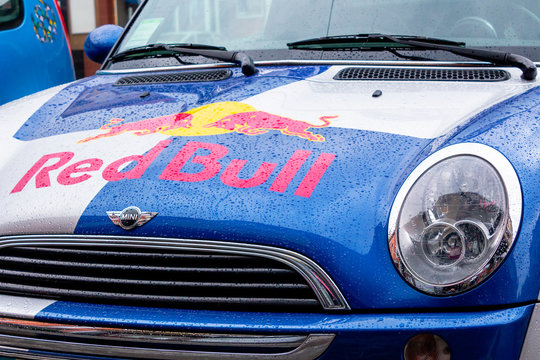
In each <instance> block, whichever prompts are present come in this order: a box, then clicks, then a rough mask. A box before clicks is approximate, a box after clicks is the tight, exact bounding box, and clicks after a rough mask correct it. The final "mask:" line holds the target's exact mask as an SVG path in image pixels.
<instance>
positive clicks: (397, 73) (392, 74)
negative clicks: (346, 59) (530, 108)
mask: <svg viewBox="0 0 540 360" xmlns="http://www.w3.org/2000/svg"><path fill="white" fill-rule="evenodd" d="M508 79H510V74H509V73H508V72H506V71H504V70H495V69H415V68H384V67H368V68H366V67H350V68H346V69H343V70H341V71H340V72H338V73H337V74H336V75H335V76H334V80H401V81H411V80H413V81H504V80H508Z"/></svg>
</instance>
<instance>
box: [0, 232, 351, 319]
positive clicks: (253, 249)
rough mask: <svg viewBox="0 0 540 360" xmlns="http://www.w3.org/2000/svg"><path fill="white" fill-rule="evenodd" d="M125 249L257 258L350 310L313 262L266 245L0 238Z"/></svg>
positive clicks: (0, 240) (326, 302) (331, 306)
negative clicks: (273, 263) (272, 262)
mask: <svg viewBox="0 0 540 360" xmlns="http://www.w3.org/2000/svg"><path fill="white" fill-rule="evenodd" d="M34 245H42V246H45V245H46V246H126V247H142V248H159V249H175V250H188V251H214V252H219V253H224V254H240V255H248V256H260V257H264V258H268V259H272V260H276V261H279V262H281V263H283V264H286V265H288V266H290V267H291V268H293V269H294V270H296V271H297V272H298V273H299V274H300V275H302V276H303V277H304V279H305V280H306V281H307V282H308V284H309V285H310V286H311V288H312V289H313V291H314V292H315V294H316V296H317V298H318V300H319V301H320V303H321V305H322V307H323V308H324V309H325V310H350V307H349V304H348V303H347V300H345V297H344V296H343V294H342V293H341V291H340V290H339V289H338V287H337V286H336V284H335V283H334V281H333V280H332V279H331V278H330V276H329V275H328V274H327V273H326V272H325V271H324V270H323V269H322V268H321V267H320V266H319V265H318V264H317V263H315V262H314V261H313V260H311V259H309V258H308V257H306V256H304V255H301V254H298V253H296V252H294V251H291V250H287V249H281V248H276V247H271V246H266V245H254V244H246V243H237V242H224V241H215V240H192V239H166V238H153V237H140V238H139V237H126V236H85V235H18V236H4V237H0V249H1V248H4V247H13V246H34Z"/></svg>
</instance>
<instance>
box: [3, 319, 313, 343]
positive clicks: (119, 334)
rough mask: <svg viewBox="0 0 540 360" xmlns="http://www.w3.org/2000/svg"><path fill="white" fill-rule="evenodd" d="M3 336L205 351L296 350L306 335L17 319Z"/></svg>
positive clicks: (9, 322) (6, 326) (6, 324)
mask: <svg viewBox="0 0 540 360" xmlns="http://www.w3.org/2000/svg"><path fill="white" fill-rule="evenodd" d="M0 334H3V335H14V336H21V337H28V338H37V339H41V338H43V339H51V338H52V336H56V337H61V338H62V339H63V340H65V341H69V342H82V343H85V340H86V341H88V340H90V342H92V343H96V342H99V341H109V342H110V341H121V342H122V344H128V343H132V344H133V346H140V344H141V342H142V343H144V344H147V345H152V347H150V348H152V349H153V348H159V345H160V344H161V345H163V344H166V345H177V346H204V347H209V348H210V347H231V346H234V347H240V346H241V347H243V348H255V349H256V348H260V347H264V348H275V349H286V350H290V349H294V348H297V347H299V346H300V345H302V343H303V342H304V341H305V340H306V338H307V335H261V334H256V335H253V334H214V333H195V332H183V331H182V332H178V331H152V330H139V329H122V328H114V327H95V326H81V325H71V324H59V323H49V322H43V321H32V320H24V319H15V318H8V317H4V318H0Z"/></svg>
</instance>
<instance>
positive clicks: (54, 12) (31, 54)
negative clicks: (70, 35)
mask: <svg viewBox="0 0 540 360" xmlns="http://www.w3.org/2000/svg"><path fill="white" fill-rule="evenodd" d="M0 49H1V55H0V79H2V88H1V90H0V105H1V104H4V103H6V102H8V101H11V100H15V99H18V98H20V97H22V96H25V95H28V94H32V93H34V92H36V91H39V90H43V89H46V88H49V87H52V86H55V85H59V84H62V83H66V82H69V81H73V80H74V79H75V73H74V70H73V61H72V58H71V51H70V48H69V44H68V39H67V35H66V29H65V26H64V22H63V19H62V15H61V13H60V7H59V6H58V3H57V2H56V0H0Z"/></svg>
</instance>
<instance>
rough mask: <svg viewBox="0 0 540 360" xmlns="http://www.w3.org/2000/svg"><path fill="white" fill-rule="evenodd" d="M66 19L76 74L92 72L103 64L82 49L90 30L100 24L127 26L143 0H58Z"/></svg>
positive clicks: (79, 76) (87, 74)
mask: <svg viewBox="0 0 540 360" xmlns="http://www.w3.org/2000/svg"><path fill="white" fill-rule="evenodd" d="M58 2H59V4H60V7H61V9H62V14H63V15H64V19H66V23H67V27H68V32H69V41H70V43H71V50H72V53H73V62H74V64H75V74H76V77H77V78H82V77H85V76H90V75H93V74H94V73H95V72H96V71H97V70H98V69H99V67H100V64H97V63H95V62H93V61H92V60H90V59H89V58H88V57H87V56H86V55H85V54H84V51H83V46H84V41H85V40H86V37H87V36H88V34H89V33H90V32H91V31H92V30H93V29H95V28H96V27H98V26H101V25H105V24H115V25H119V26H122V27H124V26H125V25H126V23H127V22H128V20H129V18H130V17H131V15H133V12H134V11H135V9H136V8H137V6H138V5H139V3H140V0H58Z"/></svg>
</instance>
